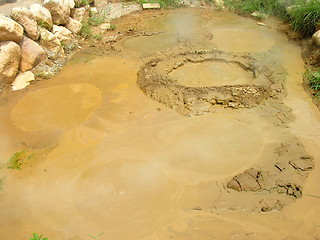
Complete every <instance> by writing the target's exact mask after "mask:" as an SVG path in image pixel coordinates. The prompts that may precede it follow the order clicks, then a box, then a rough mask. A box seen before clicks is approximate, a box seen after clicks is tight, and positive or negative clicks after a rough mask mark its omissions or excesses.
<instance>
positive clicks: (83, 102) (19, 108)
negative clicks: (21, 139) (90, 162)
mask: <svg viewBox="0 0 320 240" xmlns="http://www.w3.org/2000/svg"><path fill="white" fill-rule="evenodd" d="M101 99H102V94H101V91H100V90H99V89H98V88H97V87H95V86H94V85H92V84H89V83H82V84H66V85H61V86H55V87H49V88H45V89H41V90H38V91H35V92H32V93H30V94H28V95H26V96H25V97H23V98H22V99H20V100H19V101H18V103H17V104H16V105H15V106H14V108H13V109H12V112H11V117H12V120H13V121H14V122H15V124H16V125H17V126H18V127H20V128H21V129H23V130H25V131H48V130H58V129H67V128H71V127H74V126H76V125H78V124H80V123H83V122H84V121H85V120H87V119H88V118H89V117H90V115H91V114H92V113H93V112H94V111H95V110H96V109H97V108H98V107H99V106H100V104H101V101H102V100H101Z"/></svg>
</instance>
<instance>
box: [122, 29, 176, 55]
mask: <svg viewBox="0 0 320 240" xmlns="http://www.w3.org/2000/svg"><path fill="white" fill-rule="evenodd" d="M177 44H178V38H177V36H176V35H173V34H168V33H166V34H165V33H160V34H156V35H153V36H139V37H133V38H129V39H127V40H125V41H124V43H123V46H124V47H125V48H126V49H128V50H131V51H137V52H154V51H159V50H163V49H166V48H170V47H173V46H175V45H177Z"/></svg>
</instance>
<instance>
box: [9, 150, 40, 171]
mask: <svg viewBox="0 0 320 240" xmlns="http://www.w3.org/2000/svg"><path fill="white" fill-rule="evenodd" d="M33 156H34V154H32V153H29V152H28V151H27V150H25V149H24V150H22V151H20V152H15V153H14V154H13V155H12V157H11V158H10V160H9V161H8V162H7V163H5V165H4V166H5V167H6V168H8V169H19V170H21V166H22V164H24V163H25V162H26V161H30V160H31V159H32V157H33Z"/></svg>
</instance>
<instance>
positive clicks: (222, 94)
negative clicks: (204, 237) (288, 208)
mask: <svg viewBox="0 0 320 240" xmlns="http://www.w3.org/2000/svg"><path fill="white" fill-rule="evenodd" d="M161 56H165V57H159V58H155V59H152V60H150V61H149V62H147V63H146V64H145V65H144V66H142V67H141V69H140V71H139V73H138V81H137V84H138V86H139V87H140V88H141V90H142V91H143V92H144V93H145V94H146V95H147V96H149V97H150V98H152V99H154V100H156V101H159V102H161V103H163V104H164V105H166V106H168V107H170V108H172V109H174V110H175V111H177V112H178V113H180V114H182V115H185V116H194V115H201V114H205V113H210V112H214V111H215V109H214V108H213V106H214V105H221V106H223V107H227V108H252V107H256V110H255V111H257V112H258V113H259V114H260V115H261V117H263V118H264V117H265V118H267V119H268V121H272V122H273V123H274V126H275V127H280V128H286V127H287V123H289V122H290V121H292V120H293V119H294V117H293V115H292V114H291V109H290V108H288V107H286V106H285V104H284V103H283V98H284V97H285V96H286V90H285V88H284V81H285V77H284V75H283V74H282V75H281V76H280V75H279V74H278V75H277V73H279V72H283V70H282V69H278V68H279V66H277V64H274V66H273V65H270V68H268V67H266V65H264V64H263V63H260V62H258V61H257V60H255V59H254V58H253V57H251V56H250V55H248V54H237V55H235V54H229V53H224V52H221V51H216V50H212V51H193V52H181V53H178V54H172V55H169V54H166V53H165V54H163V55H161ZM204 62H220V63H221V62H223V63H226V64H233V65H236V66H238V67H240V68H241V69H242V70H243V71H246V72H249V73H250V74H251V76H252V80H251V81H250V84H243V85H223V86H210V87H188V86H185V85H183V84H181V82H179V81H178V80H177V79H173V78H171V77H170V75H171V73H172V72H174V71H175V70H177V69H179V68H180V67H183V66H185V65H186V64H189V63H204ZM192 75H193V73H192ZM184 76H185V75H184ZM195 76H196V75H195ZM188 78H189V79H193V76H191V78H190V76H188ZM279 131H281V130H279ZM262 156H265V157H264V158H266V157H267V159H266V162H265V165H263V166H260V167H259V166H255V167H253V168H249V169H247V170H245V171H244V172H242V173H239V174H237V175H236V176H234V177H233V178H231V179H228V180H227V181H226V182H224V183H222V185H223V188H224V189H225V191H222V192H221V196H220V197H219V201H215V202H214V205H213V206H214V208H215V209H224V208H225V205H224V203H226V202H228V204H227V205H228V206H229V208H228V210H230V209H231V210H232V209H238V208H239V207H240V208H239V209H250V208H251V207H248V206H246V205H245V204H244V205H243V206H241V204H239V203H238V202H237V201H236V202H234V203H231V201H232V199H243V202H244V203H245V202H247V200H246V199H247V198H248V199H251V202H253V203H254V206H255V207H254V209H250V211H259V212H267V211H272V210H280V209H281V208H282V207H284V206H285V205H288V204H290V203H291V202H293V201H294V200H295V199H296V198H300V197H301V196H302V189H303V185H304V182H305V180H306V178H307V177H308V173H309V171H311V170H312V169H313V167H314V162H313V158H312V157H311V156H310V155H309V154H308V153H307V152H306V150H305V149H304V147H303V145H302V144H301V142H300V141H299V140H298V139H297V138H296V137H295V136H291V135H290V134H289V135H288V136H287V137H286V140H285V141H284V142H279V143H277V144H271V145H266V147H265V149H264V151H263V153H262ZM269 158H270V161H269ZM230 190H231V191H230ZM232 190H235V191H232ZM266 193H267V195H266ZM230 196H233V197H230ZM240 202H241V201H240ZM221 204H222V205H221ZM233 204H234V206H235V207H232V205H233Z"/></svg>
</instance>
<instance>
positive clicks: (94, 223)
mask: <svg viewBox="0 0 320 240" xmlns="http://www.w3.org/2000/svg"><path fill="white" fill-rule="evenodd" d="M115 24H116V25H117V31H118V33H117V37H114V36H113V37H112V39H113V40H112V41H109V40H110V39H111V38H110V34H111V33H108V34H109V35H108V36H105V38H103V39H102V40H101V41H100V43H99V44H98V45H97V46H95V47H91V48H87V49H84V50H83V51H81V52H79V53H77V54H75V55H74V56H73V58H71V60H70V61H69V63H68V64H67V65H66V66H65V67H64V68H63V69H62V71H61V72H60V73H59V74H57V75H56V76H55V77H54V78H52V79H50V80H46V81H40V82H38V83H37V84H35V85H31V86H30V88H29V89H27V90H24V91H22V92H18V93H17V92H16V93H13V94H7V95H2V96H1V104H0V114H1V118H0V119H1V120H0V121H1V124H0V131H1V133H2V134H1V135H0V141H1V145H0V164H1V165H3V166H7V165H5V164H6V163H7V162H8V160H9V159H10V158H11V157H12V155H13V154H14V153H15V152H21V151H22V150H23V151H24V152H23V154H21V155H20V159H19V161H20V163H21V170H17V169H7V168H6V167H3V168H2V169H1V170H0V179H2V181H1V183H2V188H3V189H2V190H0V209H1V211H0V235H1V236H3V238H5V239H8V240H11V239H24V238H26V237H28V236H31V233H32V232H39V233H42V234H44V235H45V236H47V237H49V239H63V240H64V239H66V240H82V239H89V238H92V237H91V236H90V235H92V236H95V237H96V238H97V239H102V240H103V239H121V240H125V239H130V240H134V239H139V240H143V239H145V240H158V239H161V240H165V239H181V240H186V239H198V240H206V239H279V240H280V239H281V240H282V239H283V240H284V239H286V240H288V239H317V238H319V237H320V231H319V226H320V218H319V216H320V207H319V206H320V205H319V199H318V198H317V197H310V195H312V196H320V190H319V188H318V187H317V183H318V182H319V180H320V179H319V176H320V173H319V171H320V170H319V169H318V167H317V165H318V161H319V157H320V154H319V145H320V137H319V136H320V127H319V126H320V113H319V112H318V110H317V108H316V106H314V105H313V103H312V100H311V99H310V98H309V97H308V96H307V94H306V93H305V92H304V90H303V87H302V73H303V71H304V64H303V61H302V59H301V56H300V52H301V50H300V48H299V47H298V46H296V45H295V44H293V43H290V42H288V40H287V39H286V37H285V36H283V35H282V34H280V33H279V32H277V31H276V30H275V29H273V26H272V25H270V26H268V25H267V27H263V26H259V25H257V24H256V22H255V21H254V20H251V19H246V18H242V17H239V16H236V15H234V14H232V13H227V12H219V11H215V10H211V9H178V10H172V11H158V12H156V11H145V12H138V13H135V14H131V15H129V16H126V17H124V18H122V19H118V20H116V21H115ZM186 26H187V27H186ZM114 39H117V40H114ZM224 73H225V74H224ZM30 156H31V157H30ZM16 229H19V231H18V232H17V230H16Z"/></svg>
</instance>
